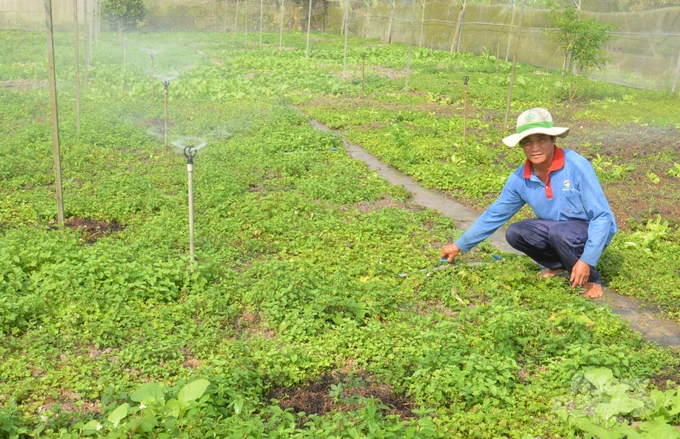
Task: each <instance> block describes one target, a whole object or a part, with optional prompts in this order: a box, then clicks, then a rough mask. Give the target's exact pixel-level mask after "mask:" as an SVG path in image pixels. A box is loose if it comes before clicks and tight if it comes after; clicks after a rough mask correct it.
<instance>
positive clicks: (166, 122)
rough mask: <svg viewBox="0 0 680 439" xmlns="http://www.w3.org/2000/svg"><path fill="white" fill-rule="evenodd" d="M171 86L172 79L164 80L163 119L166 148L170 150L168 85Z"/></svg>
mask: <svg viewBox="0 0 680 439" xmlns="http://www.w3.org/2000/svg"><path fill="white" fill-rule="evenodd" d="M169 86H170V80H169V79H164V80H163V95H164V101H165V111H164V119H163V134H164V136H165V150H166V151H167V150H168V87H169Z"/></svg>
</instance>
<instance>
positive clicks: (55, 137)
mask: <svg viewBox="0 0 680 439" xmlns="http://www.w3.org/2000/svg"><path fill="white" fill-rule="evenodd" d="M45 27H46V28H47V65H48V68H49V85H50V112H51V115H52V150H53V153H54V186H55V189H56V195H57V221H58V223H59V227H61V228H63V227H64V198H63V193H62V186H61V154H60V152H59V114H58V106H57V75H56V72H55V69H54V38H53V36H52V0H45Z"/></svg>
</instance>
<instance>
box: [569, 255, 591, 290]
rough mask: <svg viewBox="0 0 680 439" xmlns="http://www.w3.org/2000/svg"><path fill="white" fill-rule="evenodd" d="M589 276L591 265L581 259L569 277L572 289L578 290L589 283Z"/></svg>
mask: <svg viewBox="0 0 680 439" xmlns="http://www.w3.org/2000/svg"><path fill="white" fill-rule="evenodd" d="M588 276H590V265H588V264H586V263H585V262H583V261H582V260H580V259H579V260H578V261H576V264H574V268H572V270H571V277H569V281H570V282H571V287H572V288H576V287H580V286H581V285H584V284H585V283H586V282H588Z"/></svg>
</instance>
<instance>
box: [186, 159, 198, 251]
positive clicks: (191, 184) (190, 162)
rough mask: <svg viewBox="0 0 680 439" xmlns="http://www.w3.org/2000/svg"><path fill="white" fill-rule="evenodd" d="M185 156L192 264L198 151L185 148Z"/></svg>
mask: <svg viewBox="0 0 680 439" xmlns="http://www.w3.org/2000/svg"><path fill="white" fill-rule="evenodd" d="M184 156H185V157H186V158H187V173H188V174H189V255H190V257H191V262H195V261H196V257H195V256H194V179H193V174H194V157H196V150H195V149H194V147H192V146H187V147H185V148H184Z"/></svg>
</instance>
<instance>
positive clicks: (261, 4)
mask: <svg viewBox="0 0 680 439" xmlns="http://www.w3.org/2000/svg"><path fill="white" fill-rule="evenodd" d="M263 2H264V0H260V48H261V47H262V9H263V7H264V5H263Z"/></svg>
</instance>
